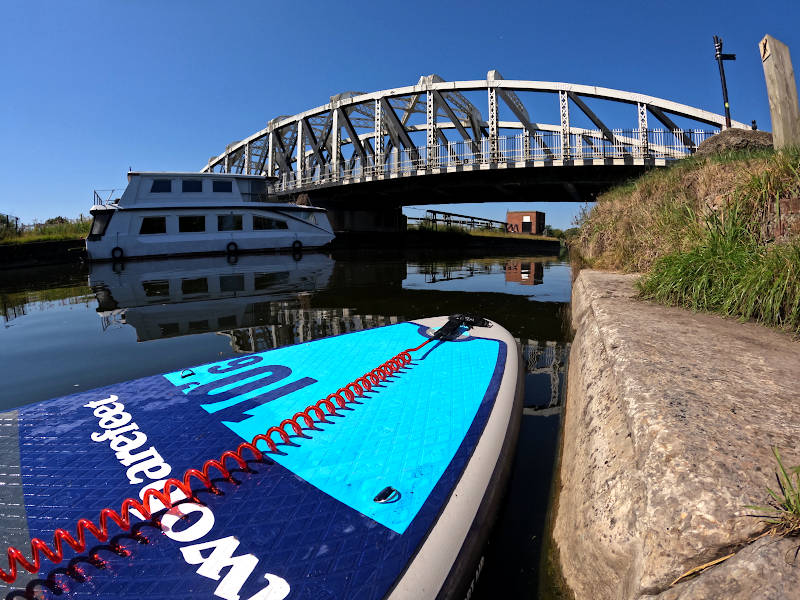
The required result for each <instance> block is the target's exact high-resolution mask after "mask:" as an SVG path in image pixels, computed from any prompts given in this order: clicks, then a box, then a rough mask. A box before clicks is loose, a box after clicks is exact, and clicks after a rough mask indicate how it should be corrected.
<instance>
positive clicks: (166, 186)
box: [150, 179, 172, 194]
mask: <svg viewBox="0 0 800 600" xmlns="http://www.w3.org/2000/svg"><path fill="white" fill-rule="evenodd" d="M171 191H172V180H171V179H153V185H151V186H150V193H151V194H164V193H167V194H168V193H170V192H171Z"/></svg>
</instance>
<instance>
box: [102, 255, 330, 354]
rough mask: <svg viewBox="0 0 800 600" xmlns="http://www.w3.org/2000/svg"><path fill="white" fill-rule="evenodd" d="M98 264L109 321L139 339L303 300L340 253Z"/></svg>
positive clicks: (236, 322) (246, 321)
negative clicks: (130, 330) (128, 329)
mask: <svg viewBox="0 0 800 600" xmlns="http://www.w3.org/2000/svg"><path fill="white" fill-rule="evenodd" d="M121 266H123V265H112V264H111V263H100V264H94V265H92V269H91V273H90V275H89V285H91V287H92V289H93V290H94V292H95V295H96V297H97V302H98V307H97V312H98V313H99V314H100V315H101V317H103V320H104V324H105V325H106V326H107V325H108V324H110V323H112V322H117V323H126V324H129V325H131V326H133V327H134V328H135V329H136V333H137V337H138V339H139V341H146V340H153V339H159V338H164V337H173V336H177V335H186V334H191V333H205V332H209V331H223V330H231V329H236V328H241V327H249V326H253V325H255V324H258V323H260V322H263V321H264V309H265V307H266V309H267V313H269V309H270V305H271V304H272V303H275V302H276V301H289V300H292V301H294V302H295V303H297V305H298V306H299V305H300V302H298V300H297V299H298V297H300V298H302V296H303V293H304V292H313V291H315V290H317V289H320V288H324V287H325V286H326V285H327V284H328V280H329V279H330V276H331V272H332V270H333V260H332V259H331V258H329V257H328V256H326V255H323V254H314V253H306V254H304V255H303V256H302V257H301V259H300V260H296V258H295V257H292V256H289V255H258V256H241V257H239V259H238V260H237V261H236V262H235V263H233V264H231V263H230V262H228V260H226V259H225V258H223V257H203V258H183V259H172V260H157V261H145V262H132V263H125V264H124V268H120V267H121Z"/></svg>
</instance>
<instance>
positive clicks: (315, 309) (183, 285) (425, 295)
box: [89, 254, 558, 352]
mask: <svg viewBox="0 0 800 600" xmlns="http://www.w3.org/2000/svg"><path fill="white" fill-rule="evenodd" d="M545 262H549V263H554V261H553V259H541V258H539V259H538V261H533V259H520V258H508V259H497V258H493V259H470V260H464V261H447V262H424V263H410V262H406V261H396V260H389V261H381V262H379V261H374V262H364V261H334V260H333V259H332V258H330V257H329V256H327V255H323V254H306V255H304V256H303V257H301V258H300V259H298V257H292V256H286V255H274V256H270V255H268V256H243V257H241V258H240V259H239V260H238V261H236V262H234V263H231V262H230V261H229V260H227V259H226V258H224V257H212V258H194V259H172V260H155V261H142V262H131V263H125V264H124V265H119V264H111V263H102V264H98V265H93V266H92V267H91V271H90V274H89V285H90V287H91V289H92V291H93V292H94V294H95V297H96V299H97V313H98V314H99V316H100V318H101V326H102V329H103V330H106V329H109V328H113V327H121V326H130V327H133V328H134V329H135V331H136V337H137V341H139V342H146V341H150V340H156V339H164V338H171V337H179V336H185V335H190V334H199V333H212V332H213V333H219V334H222V335H225V336H227V337H228V338H230V345H231V348H232V349H233V350H234V351H236V352H257V351H263V350H268V349H271V348H276V347H279V346H285V345H289V344H295V343H300V342H305V341H308V340H312V339H317V338H320V337H326V336H330V335H338V334H341V333H347V332H351V331H358V330H361V329H369V328H372V327H380V326H383V325H387V324H391V323H397V322H400V321H404V320H407V319H408V318H414V317H419V316H421V315H433V314H445V313H454V312H480V313H481V314H485V315H486V316H489V317H490V318H493V319H494V320H497V321H499V322H501V323H505V322H506V321H507V319H508V316H506V318H505V319H504V318H502V315H500V314H492V313H493V312H497V309H498V308H502V309H503V312H504V313H506V315H508V313H511V314H515V313H521V312H525V311H526V309H527V310H531V311H532V312H533V313H536V312H537V310H536V309H541V308H542V306H531V305H530V303H529V302H527V301H526V300H522V299H519V300H517V299H505V300H504V301H503V302H498V301H497V299H496V298H484V297H483V296H482V295H476V294H474V293H472V294H470V295H469V296H468V297H466V296H461V295H460V294H458V293H453V292H458V291H462V292H463V291H470V292H478V291H482V290H486V292H487V293H490V294H495V293H497V292H498V291H502V292H503V293H509V292H512V293H513V294H514V295H522V296H524V295H528V292H527V291H526V290H525V288H520V289H519V290H509V289H508V288H509V285H508V284H513V285H512V287H513V286H528V285H532V284H536V285H541V284H543V283H544V263H545ZM531 274H533V276H531ZM467 280H469V281H467ZM501 281H502V282H503V283H504V285H502V286H500V288H501V289H498V285H499V284H500V282H501ZM444 282H447V284H448V285H446V286H445V285H436V284H442V283H444ZM556 295H558V293H556ZM487 300H488V302H486V303H487V304H492V305H493V309H494V310H492V308H488V307H486V308H484V307H483V306H482V301H487ZM544 308H545V309H548V308H551V307H549V306H546V305H545V306H544ZM487 310H488V311H489V312H486V311H487ZM549 321H553V319H549ZM538 325H539V326H541V323H539V324H538ZM519 333H526V332H525V331H520V332H519ZM529 335H530V333H529ZM551 339H552V338H551Z"/></svg>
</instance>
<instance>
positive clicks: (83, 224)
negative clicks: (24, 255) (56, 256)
mask: <svg viewBox="0 0 800 600" xmlns="http://www.w3.org/2000/svg"><path fill="white" fill-rule="evenodd" d="M91 225H92V221H91V219H66V218H64V217H56V218H54V219H48V220H47V221H45V222H44V223H35V224H33V225H26V226H25V227H24V228H22V229H20V230H18V231H17V230H16V229H14V228H11V227H0V244H24V243H27V242H44V241H53V240H75V239H81V238H85V237H86V236H87V235H88V234H89V229H90V228H91Z"/></svg>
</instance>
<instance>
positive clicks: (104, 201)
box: [92, 188, 119, 206]
mask: <svg viewBox="0 0 800 600" xmlns="http://www.w3.org/2000/svg"><path fill="white" fill-rule="evenodd" d="M118 189H119V188H113V189H110V190H93V192H94V200H93V202H92V204H94V205H95V206H96V205H98V204H99V205H101V206H106V205H108V204H116V203H117V202H118V201H119V198H113V196H114V192H116V191H117V190H118ZM112 198H113V200H112Z"/></svg>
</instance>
